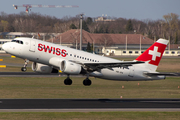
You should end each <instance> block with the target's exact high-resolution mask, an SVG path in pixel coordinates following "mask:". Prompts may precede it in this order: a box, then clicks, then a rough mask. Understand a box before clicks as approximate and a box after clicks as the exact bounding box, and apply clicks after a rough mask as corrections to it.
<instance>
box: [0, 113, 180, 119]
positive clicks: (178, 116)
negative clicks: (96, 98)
mask: <svg viewBox="0 0 180 120" xmlns="http://www.w3.org/2000/svg"><path fill="white" fill-rule="evenodd" d="M0 119H1V120H179V119H180V113H179V112H87V113H85V112H67V113H63V112H62V113H59V112H50V113H47V112H38V113H35V112H11V113H0Z"/></svg>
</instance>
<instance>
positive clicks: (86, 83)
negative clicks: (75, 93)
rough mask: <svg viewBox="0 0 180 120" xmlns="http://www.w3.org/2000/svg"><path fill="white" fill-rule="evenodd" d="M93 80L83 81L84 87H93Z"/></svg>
mask: <svg viewBox="0 0 180 120" xmlns="http://www.w3.org/2000/svg"><path fill="white" fill-rule="evenodd" d="M91 83H92V82H91V80H89V79H88V78H86V79H85V80H84V81H83V85H84V86H90V85H91Z"/></svg>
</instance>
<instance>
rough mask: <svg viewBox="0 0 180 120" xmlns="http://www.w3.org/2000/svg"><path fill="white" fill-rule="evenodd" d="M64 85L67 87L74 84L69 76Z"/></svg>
mask: <svg viewBox="0 0 180 120" xmlns="http://www.w3.org/2000/svg"><path fill="white" fill-rule="evenodd" d="M64 84H65V85H71V84H72V80H71V79H70V78H69V75H68V77H67V78H66V79H65V80H64Z"/></svg>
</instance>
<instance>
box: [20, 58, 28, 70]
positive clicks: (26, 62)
mask: <svg viewBox="0 0 180 120" xmlns="http://www.w3.org/2000/svg"><path fill="white" fill-rule="evenodd" d="M28 62H29V60H27V59H25V63H24V67H22V68H21V71H23V72H26V70H27V68H26V66H27V64H28Z"/></svg>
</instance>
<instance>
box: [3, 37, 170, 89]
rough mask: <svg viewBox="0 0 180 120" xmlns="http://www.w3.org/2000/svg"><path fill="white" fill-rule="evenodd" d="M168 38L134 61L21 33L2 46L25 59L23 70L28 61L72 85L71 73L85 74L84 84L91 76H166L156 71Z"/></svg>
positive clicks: (124, 78)
mask: <svg viewBox="0 0 180 120" xmlns="http://www.w3.org/2000/svg"><path fill="white" fill-rule="evenodd" d="M168 42H169V41H168V40H165V39H159V40H157V41H156V42H155V43H154V44H153V45H152V46H150V47H149V48H148V49H147V50H146V51H145V52H143V53H142V54H141V55H140V56H138V57H137V58H136V59H135V60H133V61H120V60H116V59H113V58H109V57H105V56H100V55H96V54H92V53H88V52H85V51H81V50H76V49H73V48H69V47H66V46H61V45H57V44H53V43H50V42H45V41H41V40H38V39H34V38H27V37H19V38H15V39H13V40H12V41H11V42H7V43H5V44H3V46H2V48H3V49H4V50H5V51H6V53H9V54H11V55H14V56H16V57H19V58H22V59H24V60H25V64H24V66H23V67H22V68H21V70H22V71H26V70H27V69H26V66H27V64H28V62H29V61H32V62H33V63H32V70H33V71H34V72H38V73H54V72H56V73H58V72H59V70H60V71H62V73H64V74H66V75H67V78H66V79H65V80H64V84H65V85H71V84H72V80H71V79H70V77H69V76H70V75H79V74H82V75H85V76H86V79H85V80H84V81H83V84H84V85H85V86H90V85H91V84H92V82H91V80H90V79H89V76H93V77H95V78H102V79H107V80H116V81H147V80H161V79H165V78H166V76H167V75H172V74H168V73H159V72H156V69H157V67H158V65H159V62H160V60H161V58H162V55H163V52H164V51H165V49H166V46H167V44H168Z"/></svg>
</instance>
